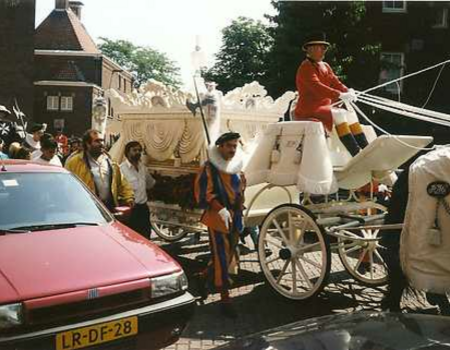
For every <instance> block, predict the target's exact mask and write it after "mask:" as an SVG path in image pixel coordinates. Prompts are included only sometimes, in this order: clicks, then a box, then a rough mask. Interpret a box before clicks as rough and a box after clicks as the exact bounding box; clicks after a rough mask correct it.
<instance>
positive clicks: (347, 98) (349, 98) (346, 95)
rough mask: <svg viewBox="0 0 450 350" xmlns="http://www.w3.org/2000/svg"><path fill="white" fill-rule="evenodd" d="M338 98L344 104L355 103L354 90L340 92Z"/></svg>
mask: <svg viewBox="0 0 450 350" xmlns="http://www.w3.org/2000/svg"><path fill="white" fill-rule="evenodd" d="M339 98H340V99H341V100H342V101H343V102H344V103H351V102H356V100H357V97H356V93H355V90H353V89H349V90H348V91H347V92H341V94H340V95H339Z"/></svg>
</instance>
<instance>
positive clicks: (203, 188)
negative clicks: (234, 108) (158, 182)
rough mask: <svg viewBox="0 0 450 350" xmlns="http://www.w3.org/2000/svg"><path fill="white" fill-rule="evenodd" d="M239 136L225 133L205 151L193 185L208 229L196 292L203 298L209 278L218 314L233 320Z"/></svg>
mask: <svg viewBox="0 0 450 350" xmlns="http://www.w3.org/2000/svg"><path fill="white" fill-rule="evenodd" d="M239 138H240V135H239V134H238V133H234V132H228V133H225V134H223V135H221V136H220V137H219V138H218V139H217V141H216V143H215V146H213V147H212V148H211V149H210V150H209V161H207V162H206V163H205V164H204V165H203V166H202V168H201V169H200V171H199V173H198V175H197V178H196V182H195V197H196V200H197V203H198V204H199V206H200V208H202V209H205V212H204V213H203V216H202V219H201V222H202V223H203V224H204V225H205V226H207V227H208V233H209V239H210V249H211V261H210V263H209V265H208V268H207V269H206V270H205V271H204V272H203V273H202V274H200V276H199V282H200V284H199V285H200V289H201V290H200V292H201V294H202V297H206V294H207V293H206V281H208V278H209V277H211V278H212V279H213V281H214V286H215V288H216V291H218V292H220V296H221V303H220V307H221V311H222V313H223V314H224V315H225V316H226V317H231V318H235V317H236V316H237V314H236V311H235V309H234V307H233V305H232V303H231V300H230V294H229V289H230V285H231V282H232V281H231V279H230V275H231V274H237V270H238V263H239V262H238V254H237V245H238V242H239V234H240V233H241V232H242V230H243V222H242V211H243V204H244V190H245V177H244V174H243V173H242V165H243V163H242V159H241V158H240V157H236V158H235V155H236V151H237V147H238V142H239Z"/></svg>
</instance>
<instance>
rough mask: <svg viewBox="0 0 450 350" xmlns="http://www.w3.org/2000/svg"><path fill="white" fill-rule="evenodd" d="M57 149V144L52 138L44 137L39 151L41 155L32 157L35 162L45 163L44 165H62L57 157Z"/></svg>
mask: <svg viewBox="0 0 450 350" xmlns="http://www.w3.org/2000/svg"><path fill="white" fill-rule="evenodd" d="M57 150H58V144H57V143H56V141H55V140H54V139H52V138H49V139H44V140H42V142H41V149H40V153H41V156H40V157H39V158H36V159H33V161H34V162H35V163H39V164H45V165H55V166H59V167H62V164H61V161H60V160H59V157H58V156H57V155H56V151H57Z"/></svg>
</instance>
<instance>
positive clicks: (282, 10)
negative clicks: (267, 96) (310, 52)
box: [263, 1, 380, 96]
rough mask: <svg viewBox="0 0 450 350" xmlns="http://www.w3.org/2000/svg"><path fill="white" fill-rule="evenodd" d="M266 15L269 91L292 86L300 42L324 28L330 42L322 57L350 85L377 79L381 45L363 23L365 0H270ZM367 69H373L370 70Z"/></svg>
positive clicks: (277, 92)
mask: <svg viewBox="0 0 450 350" xmlns="http://www.w3.org/2000/svg"><path fill="white" fill-rule="evenodd" d="M272 5H273V6H274V7H275V9H276V10H277V14H276V15H275V16H272V17H269V19H270V21H271V22H272V24H273V37H274V46H273V50H272V51H271V53H270V56H269V60H268V70H269V74H268V75H267V80H266V81H264V82H263V83H264V84H265V86H266V87H267V88H268V89H269V92H270V93H271V94H272V95H274V96H278V95H280V94H282V93H283V92H284V91H286V90H295V74H296V71H297V68H298V66H299V65H300V63H301V61H302V60H303V59H304V57H305V54H304V53H303V52H302V49H301V47H302V45H303V43H304V42H305V40H306V38H307V36H308V35H309V34H310V33H313V32H325V33H326V34H327V37H328V41H330V42H331V43H332V45H331V47H330V49H329V51H328V53H327V56H326V58H325V60H326V61H327V62H328V63H330V65H331V66H332V67H333V70H334V71H335V73H336V74H337V75H338V76H339V77H340V78H341V79H342V80H343V81H344V82H345V83H346V84H347V85H349V86H352V87H354V88H359V89H363V88H366V87H368V86H370V85H371V84H373V82H374V81H376V79H377V77H376V74H377V72H378V70H377V69H376V67H377V64H378V60H379V51H380V43H378V42H376V41H375V40H374V39H373V35H372V28H371V27H370V25H368V23H367V22H366V21H365V15H366V6H365V3H364V1H346V2H340V1H339V2H338V1H336V2H335V1H300V2H297V1H273V2H272ZM368 67H371V69H368Z"/></svg>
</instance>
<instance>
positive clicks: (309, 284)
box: [294, 259, 314, 288]
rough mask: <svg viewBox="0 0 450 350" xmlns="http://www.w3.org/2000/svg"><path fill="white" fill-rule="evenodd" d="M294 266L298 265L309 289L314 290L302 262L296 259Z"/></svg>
mask: <svg viewBox="0 0 450 350" xmlns="http://www.w3.org/2000/svg"><path fill="white" fill-rule="evenodd" d="M294 264H296V265H297V267H298V269H299V270H300V273H301V275H302V276H303V278H304V279H305V281H306V283H307V284H308V287H309V288H313V287H314V285H313V284H312V283H311V281H310V280H309V277H308V274H307V273H306V271H305V268H304V267H303V265H302V263H301V262H300V261H298V260H297V259H295V260H294Z"/></svg>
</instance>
